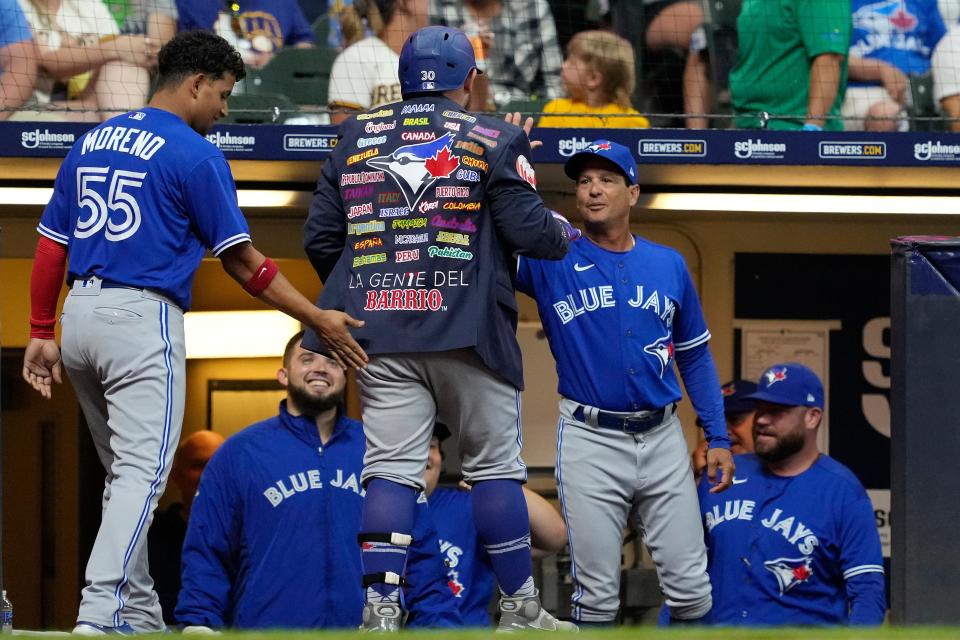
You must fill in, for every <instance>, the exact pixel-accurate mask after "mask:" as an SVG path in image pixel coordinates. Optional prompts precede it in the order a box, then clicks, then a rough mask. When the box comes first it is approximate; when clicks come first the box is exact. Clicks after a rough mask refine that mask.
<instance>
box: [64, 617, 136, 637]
mask: <svg viewBox="0 0 960 640" xmlns="http://www.w3.org/2000/svg"><path fill="white" fill-rule="evenodd" d="M135 633H136V632H135V631H134V630H133V627H131V626H130V625H129V624H127V623H126V622H124V623H123V624H122V625H120V626H119V627H107V626H104V625H102V624H97V623H95V622H86V621H84V620H80V621H78V622H77V626H75V627H74V628H73V635H75V636H132V635H134V634H135Z"/></svg>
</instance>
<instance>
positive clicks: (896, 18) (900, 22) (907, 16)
mask: <svg viewBox="0 0 960 640" xmlns="http://www.w3.org/2000/svg"><path fill="white" fill-rule="evenodd" d="M890 24H892V25H893V26H895V27H896V28H897V29H899V30H900V31H912V30H913V28H914V27H915V26H917V17H916V16H914V15H913V14H911V13H909V12H907V11H906V10H905V9H904V8H903V7H900V8H899V9H898V10H897V12H896V13H894V14H893V15H892V16H890Z"/></svg>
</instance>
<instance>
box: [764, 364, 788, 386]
mask: <svg viewBox="0 0 960 640" xmlns="http://www.w3.org/2000/svg"><path fill="white" fill-rule="evenodd" d="M763 379H764V380H766V386H767V388H768V389H769V388H770V387H771V386H773V384H774V383H776V382H783V381H784V380H786V379H787V368H786V367H771V368H769V369H767V370H766V371H764V372H763Z"/></svg>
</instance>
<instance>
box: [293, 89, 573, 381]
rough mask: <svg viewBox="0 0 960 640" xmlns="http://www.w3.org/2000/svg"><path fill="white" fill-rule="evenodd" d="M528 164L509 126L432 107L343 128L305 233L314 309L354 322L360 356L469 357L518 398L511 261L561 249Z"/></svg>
mask: <svg viewBox="0 0 960 640" xmlns="http://www.w3.org/2000/svg"><path fill="white" fill-rule="evenodd" d="M530 158H531V152H530V143H529V142H528V141H527V136H526V135H525V134H524V133H523V131H522V130H521V129H520V128H519V127H515V126H513V125H511V124H507V123H506V122H504V121H503V120H500V119H498V118H494V117H492V116H484V115H472V114H469V113H467V112H465V111H464V110H463V109H462V108H461V107H460V106H459V105H458V104H456V103H455V102H453V101H452V100H449V99H447V98H445V97H443V96H439V95H432V96H424V97H418V98H413V99H410V100H405V101H403V102H397V103H394V104H388V105H384V106H382V107H377V108H376V109H373V110H371V111H368V112H367V113H361V114H358V115H356V116H354V117H352V118H350V119H349V120H346V121H345V122H344V123H343V124H341V125H340V139H339V141H338V143H337V146H336V148H335V149H334V150H333V153H331V154H330V156H329V158H328V160H327V161H326V162H325V163H324V166H323V171H322V173H321V175H320V180H319V182H318V183H317V190H316V191H315V192H314V198H313V202H312V204H311V205H310V212H309V215H308V217H307V221H306V224H305V225H304V248H305V250H306V253H307V256H308V257H309V258H310V261H311V263H312V264H313V267H314V269H316V271H317V274H318V275H319V276H320V279H321V280H322V281H323V282H324V287H323V292H322V293H321V294H320V301H319V303H318V304H319V306H320V307H322V308H324V309H339V310H342V311H346V312H347V313H349V314H350V315H351V316H353V317H354V318H357V319H360V320H363V321H365V322H366V324H365V325H364V326H363V327H362V328H359V329H353V330H351V334H353V336H354V337H355V338H356V340H357V342H358V343H360V346H361V347H363V349H364V350H365V351H366V352H367V353H369V354H371V355H374V354H384V353H424V352H437V351H452V350H455V349H473V350H474V351H476V353H477V354H478V355H479V356H480V358H481V359H482V360H483V362H484V364H486V365H487V367H489V368H490V370H492V371H494V372H496V373H497V374H498V375H499V376H501V377H502V378H503V379H504V380H506V381H507V382H509V383H510V384H512V385H513V386H515V387H517V388H518V389H522V388H523V365H522V363H521V359H520V346H519V344H518V343H517V335H516V334H517V301H516V297H515V294H514V286H513V281H512V277H511V274H512V273H513V272H514V271H515V270H516V268H515V264H514V261H513V255H514V254H520V253H522V254H524V255H530V256H533V257H537V258H546V259H552V260H556V259H559V258H562V257H563V255H564V254H565V253H566V250H567V241H566V239H565V236H564V233H563V228H562V227H561V225H560V223H558V222H557V221H556V220H554V219H553V217H552V216H551V215H550V214H549V213H548V211H547V209H546V208H545V207H544V205H543V200H541V198H540V195H539V194H538V193H537V190H536V183H537V179H536V174H535V173H534V169H533V165H532V164H531V161H530ZM303 346H304V348H306V349H312V350H314V351H322V350H323V349H324V346H323V344H322V342H321V341H320V340H319V339H318V338H317V336H316V335H315V334H312V333H311V332H309V331H308V332H307V334H306V335H305V336H304V339H303Z"/></svg>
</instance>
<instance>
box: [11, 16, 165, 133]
mask: <svg viewBox="0 0 960 640" xmlns="http://www.w3.org/2000/svg"><path fill="white" fill-rule="evenodd" d="M20 6H21V8H22V9H23V12H24V15H25V16H26V18H27V22H28V23H29V24H30V26H31V28H32V29H33V33H34V39H35V41H36V43H37V50H38V53H39V56H40V57H39V64H40V68H41V70H42V73H41V75H40V77H39V79H38V82H37V90H36V91H35V93H34V98H35V99H36V101H37V102H38V103H39V104H41V105H47V106H49V107H53V108H54V109H56V110H61V111H62V110H66V112H65V113H60V114H58V115H59V116H61V117H65V118H66V119H73V120H83V121H88V122H89V121H97V120H101V119H104V120H105V119H107V118H110V117H113V116H114V115H117V113H118V112H124V111H129V110H131V109H136V108H137V107H140V106H143V105H144V104H146V100H147V92H148V89H149V85H150V75H149V70H150V69H152V68H153V67H155V66H156V63H157V52H158V51H159V50H160V47H161V45H162V44H163V43H162V42H161V41H159V40H157V39H154V38H150V37H148V36H146V35H133V34H121V33H120V27H119V26H118V25H117V23H116V21H115V20H114V19H113V16H112V15H111V14H110V11H109V9H107V6H106V5H105V4H104V3H103V2H102V1H101V0H20Z"/></svg>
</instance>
